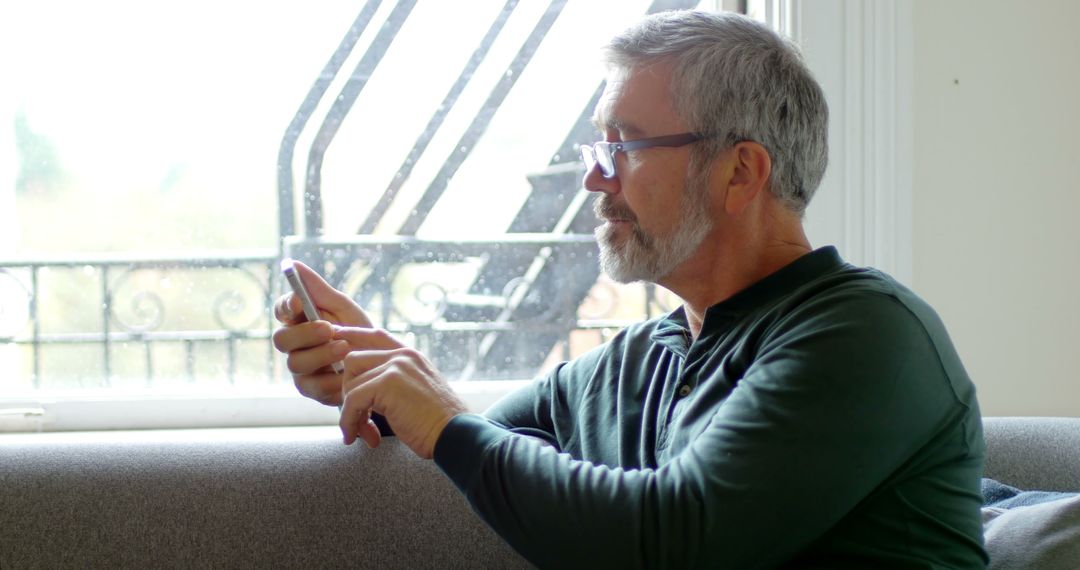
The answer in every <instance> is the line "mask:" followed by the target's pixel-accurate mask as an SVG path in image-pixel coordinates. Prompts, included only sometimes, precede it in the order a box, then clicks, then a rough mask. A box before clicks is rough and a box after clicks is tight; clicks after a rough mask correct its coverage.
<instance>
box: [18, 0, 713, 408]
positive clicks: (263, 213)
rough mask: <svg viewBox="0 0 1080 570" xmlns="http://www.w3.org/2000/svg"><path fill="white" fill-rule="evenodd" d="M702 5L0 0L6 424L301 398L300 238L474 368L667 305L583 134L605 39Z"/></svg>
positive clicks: (350, 283) (570, 346)
mask: <svg viewBox="0 0 1080 570" xmlns="http://www.w3.org/2000/svg"><path fill="white" fill-rule="evenodd" d="M694 4H695V2H693V1H687V2H678V1H657V2H649V1H646V0H638V1H623V0H619V1H607V2H580V1H572V2H565V1H562V0H554V1H551V2H547V1H539V0H529V1H520V2H518V1H514V0H509V1H507V0H488V1H485V2H475V3H470V5H469V10H468V12H463V11H462V9H461V5H460V4H457V3H448V2H432V1H427V2H414V1H410V0H400V1H396V2H390V1H387V2H378V1H374V0H372V1H367V2H330V3H319V4H318V5H299V4H297V5H293V4H289V3H285V4H282V5H266V6H261V7H260V9H259V10H257V11H253V10H251V9H250V7H247V6H242V5H222V4H220V3H210V2H194V3H188V4H185V5H184V6H182V7H169V8H163V7H161V6H157V5H147V4H145V3H138V2H133V1H125V0H111V1H107V2H101V3H95V4H93V5H87V4H85V3H78V2H71V1H63V0H46V1H42V2H34V3H24V4H22V5H12V6H5V7H4V8H2V9H0V19H2V20H3V21H4V22H5V24H4V26H5V28H6V29H5V30H4V33H3V38H4V39H3V40H2V41H3V42H5V45H4V46H3V47H4V49H3V53H4V54H7V57H6V59H7V61H6V63H7V65H6V67H5V68H6V69H9V70H11V72H10V73H11V75H10V76H9V81H7V82H6V83H7V84H8V85H10V86H11V88H7V89H5V90H4V91H5V93H4V95H2V99H0V121H2V122H3V123H6V124H8V125H11V127H10V128H9V129H6V130H7V132H8V136H7V137H4V138H5V139H6V140H5V141H4V143H3V144H0V164H3V165H4V166H3V167H0V168H2V170H0V212H2V213H0V232H3V234H0V371H3V375H2V376H0V393H2V394H3V396H2V398H3V405H2V406H0V408H2V409H3V410H6V412H5V411H0V422H3V421H7V422H8V423H7V424H4V423H0V429H4V428H5V426H6V427H7V429H27V427H28V426H29V428H30V429H71V428H77V427H102V426H104V427H132V426H134V425H138V424H140V423H149V424H152V425H168V426H177V425H204V424H206V423H207V422H209V423H210V424H215V423H219V422H222V421H224V422H225V423H229V422H231V421H234V420H235V418H236V417H242V418H244V419H242V420H235V421H238V422H242V423H261V422H263V421H275V420H273V419H258V412H257V411H252V410H251V409H250V408H260V406H261V407H262V408H265V407H266V406H270V405H271V403H272V405H273V406H276V405H279V403H280V402H279V400H281V399H286V400H287V401H288V402H290V403H289V404H287V405H288V406H291V405H293V404H292V402H301V403H299V404H296V405H298V406H300V405H304V404H305V403H302V400H301V399H300V398H298V397H296V396H295V393H294V391H293V389H292V386H291V381H290V380H288V379H287V378H286V376H287V375H286V374H285V372H284V370H283V359H282V358H281V357H280V355H277V354H276V353H274V351H273V350H272V348H271V347H270V343H269V340H268V338H269V336H270V333H271V332H272V330H273V328H274V326H275V324H274V322H273V321H272V318H271V316H270V314H269V311H268V306H269V303H270V301H271V300H272V299H274V298H276V297H277V295H279V294H280V291H281V280H280V279H279V276H278V274H277V262H278V260H279V259H280V257H281V256H282V255H290V256H295V257H297V258H300V259H304V260H307V261H309V262H311V263H312V264H314V265H317V266H318V267H319V268H320V269H321V270H322V271H323V272H324V273H325V274H326V275H327V276H328V278H329V279H331V280H332V281H333V282H334V283H335V284H336V285H338V286H339V287H341V288H343V289H345V290H347V291H348V292H350V293H351V294H353V295H354V296H355V297H356V298H357V299H358V300H359V301H361V302H362V303H363V304H364V306H365V307H366V308H367V309H368V310H369V312H370V313H371V314H372V316H373V317H374V319H375V320H376V321H377V323H378V324H380V325H381V326H385V327H387V328H389V329H391V330H393V331H395V332H397V333H398V334H399V335H401V336H402V337H403V338H405V339H406V340H407V341H408V342H411V343H414V344H416V345H418V346H419V347H420V348H422V349H424V350H425V351H426V352H428V354H429V355H431V356H432V358H433V359H434V360H435V361H436V363H437V364H438V365H439V366H440V368H441V369H442V370H443V371H444V372H445V373H446V374H447V375H448V376H449V377H451V378H453V379H457V380H459V381H461V382H463V383H464V382H470V383H471V384H472V385H475V386H481V385H483V386H489V383H484V382H480V381H481V380H520V379H528V378H531V377H532V376H534V375H535V374H537V373H538V372H539V371H541V370H542V369H544V368H546V367H548V366H550V365H551V364H552V363H554V362H556V361H558V360H561V359H564V358H567V357H571V356H574V355H576V354H579V353H581V352H582V351H584V350H587V349H589V348H591V347H592V346H595V345H597V344H598V343H600V342H602V341H603V340H604V339H605V338H606V337H607V336H608V335H610V334H611V333H613V332H614V331H616V330H618V328H619V327H620V326H622V325H623V324H625V323H627V322H631V321H634V320H638V319H640V318H641V317H643V316H646V315H654V314H657V313H659V312H661V311H666V310H668V309H670V308H672V307H674V306H675V304H676V301H675V300H674V299H672V298H670V297H668V296H667V295H665V294H664V292H662V291H660V290H657V289H656V288H653V287H645V286H642V285H635V286H622V285H616V284H613V283H610V282H608V281H606V280H605V279H603V278H602V277H598V271H597V269H596V263H595V259H594V254H593V252H594V250H595V245H594V244H593V243H591V231H592V227H593V225H594V224H593V223H592V221H591V219H590V218H591V216H592V214H591V208H590V207H589V205H588V204H589V200H590V197H588V196H587V195H586V193H584V192H582V191H580V189H579V186H580V175H581V167H580V164H579V163H578V162H577V154H576V153H575V152H573V146H574V145H575V144H577V143H580V142H587V141H591V140H593V138H594V137H595V133H594V132H593V130H592V127H591V126H590V125H589V123H588V117H589V116H590V113H591V110H592V106H593V102H594V100H595V97H596V96H597V95H598V93H599V89H600V88H601V82H600V81H601V79H602V77H603V69H602V66H601V63H600V61H599V58H598V57H597V56H598V52H599V49H598V48H599V46H600V45H601V43H602V42H603V41H605V40H606V39H607V38H609V37H610V36H611V35H613V34H614V33H616V32H617V31H618V30H620V29H621V28H623V27H625V26H626V25H628V24H629V23H630V22H632V21H633V20H635V19H636V18H637V17H639V16H640V15H641V14H643V13H645V12H646V11H648V10H650V9H657V8H664V7H680V6H682V7H692V6H693V5H694ZM706 4H708V7H714V6H712V4H714V3H711V2H710V3H706ZM15 54H17V56H16V55H15ZM468 390H469V388H466V391H468ZM472 390H473V391H475V392H479V393H483V392H490V391H492V390H494V391H495V392H500V391H502V390H504V389H492V388H490V387H484V388H480V387H477V388H473V389H472ZM490 399H491V398H490V397H489V398H486V399H485V398H483V397H481V398H480V399H479V400H478V402H483V403H486V402H487V401H489V400H490ZM237 407H242V408H249V409H247V410H244V411H241V410H238V409H237ZM212 409H217V412H213V411H212ZM85 410H92V411H91V412H86V413H89V414H90V415H94V414H98V415H104V416H106V418H105V419H101V418H98V419H92V420H86V419H85V418H82V416H83V415H84V412H83V411H85ZM93 410H97V411H93ZM136 410H141V411H136ZM230 410H231V411H230ZM275 410H277V408H275ZM309 411H310V410H309ZM309 411H305V412H298V414H299V416H297V414H292V415H289V414H287V413H283V412H281V411H280V410H278V411H273V412H270V413H269V414H268V415H274V416H277V417H278V418H279V420H276V421H304V420H302V419H301V420H296V419H295V418H296V417H317V418H319V420H318V421H323V420H324V419H325V418H326V417H328V416H326V415H325V414H322V413H321V412H322V411H323V410H321V409H319V412H318V413H315V412H310V413H315V415H314V416H309V415H305V414H309ZM331 411H332V410H331ZM215 413H216V414H224V415H225V416H228V417H231V418H234V419H225V420H222V419H220V418H218V419H205V418H203V419H200V418H199V417H189V416H190V415H191V414H194V415H195V416H198V415H199V414H203V415H205V414H211V415H213V414H215ZM65 414H66V415H67V417H59V416H58V415H65ZM70 414H75V416H79V417H80V418H82V419H76V418H74V417H73V416H71V415H70ZM140 415H142V416H152V417H143V418H142V419H133V418H136V417H137V416H140ZM282 417H284V418H289V417H291V418H293V419H292V420H289V419H280V418H282ZM154 418H157V419H154ZM129 419H130V421H128V420H129ZM24 420H25V421H24ZM87 422H88V423H87Z"/></svg>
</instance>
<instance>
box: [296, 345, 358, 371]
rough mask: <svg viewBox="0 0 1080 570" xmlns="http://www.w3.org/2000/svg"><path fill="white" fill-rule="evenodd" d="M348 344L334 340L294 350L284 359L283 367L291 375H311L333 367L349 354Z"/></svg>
mask: <svg viewBox="0 0 1080 570" xmlns="http://www.w3.org/2000/svg"><path fill="white" fill-rule="evenodd" d="M349 350H350V347H349V343H347V342H345V341H343V340H335V341H333V342H329V343H326V344H320V345H318V346H315V347H312V348H307V349H303V350H294V351H292V352H290V353H289V355H288V357H286V358H285V365H286V366H288V368H289V372H292V373H293V374H312V373H314V372H317V371H319V370H322V369H323V368H327V367H329V366H333V363H334V362H338V361H340V360H342V359H343V358H345V355H347V354H348V353H349Z"/></svg>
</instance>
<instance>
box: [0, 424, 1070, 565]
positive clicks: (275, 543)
mask: <svg viewBox="0 0 1080 570" xmlns="http://www.w3.org/2000/svg"><path fill="white" fill-rule="evenodd" d="M984 426H985V435H986V442H987V447H988V457H987V462H986V476H987V477H989V478H993V479H995V480H998V481H1001V482H1002V483H1005V484H1008V485H1012V486H1015V487H1018V488H1021V489H1025V490H1032V489H1038V490H1044V491H1063V492H1069V491H1072V492H1075V491H1080V418H1033V417H1026V418H1004V417H1002V418H987V419H985V420H984ZM1025 508H1027V507H1025ZM1010 514H1012V513H1010ZM1073 515H1076V516H1080V509H1073V510H1072V511H1070V514H1069V515H1068V516H1073ZM1013 518H1016V517H1013ZM1021 518H1022V517H1021ZM1059 518H1060V517H1059ZM1002 520H1005V519H1002V518H1000V517H999V518H998V519H997V521H998V523H995V522H994V521H991V522H990V524H999V523H1000V521H1002ZM1065 520H1066V524H1068V521H1069V520H1071V519H1069V518H1068V517H1066V519H1065ZM1075 522H1076V523H1077V524H1080V519H1078V520H1076V521H1075ZM1010 524H1017V525H1018V526H1024V527H1027V528H1026V529H1025V530H1032V529H1034V530H1033V532H1035V534H1036V537H1035V538H1036V539H1038V538H1039V536H1042V535H1041V534H1040V533H1042V530H1040V529H1041V528H1042V527H1039V526H1038V525H1039V524H1042V522H1035V523H1032V522H1030V521H1028V522H1025V521H1024V520H1021V522H1020V523H1013V522H1010ZM1055 524H1061V521H1060V520H1059V521H1056V523H1055ZM999 527H1000V524H999ZM987 528H988V529H989V528H990V527H987ZM998 534H999V535H1001V536H1002V537H1003V539H1002V540H1003V542H1008V541H1010V540H1011V541H1013V542H1015V540H1016V537H1018V536H1019V537H1024V536H1025V535H1024V534H1023V533H1019V532H1016V531H1015V530H1014V529H1011V528H1007V529H1004V530H1002V529H1001V528H999V529H998ZM1044 534H1045V533H1044ZM1024 540H1026V541H1029V542H1030V540H1032V539H1031V537H1030V536H1029V537H1027V538H1025V539H1024ZM1053 542H1054V544H1051V545H1043V546H1045V547H1046V551H1047V552H1049V554H1050V556H1051V557H1057V558H1049V559H1046V558H1043V559H1039V560H1040V562H1039V564H1040V565H1043V567H1053V564H1055V563H1056V562H1053V560H1059V561H1060V560H1068V559H1067V558H1062V556H1069V555H1071V553H1072V552H1073V551H1074V550H1075V549H1074V550H1069V548H1071V546H1070V542H1069V541H1068V540H1066V541H1065V542H1064V543H1063V542H1062V541H1061V540H1060V539H1057V538H1055V539H1054V540H1053ZM1025 544H1026V543H1025ZM1062 544H1064V545H1065V550H1062V547H1061V545H1062ZM1072 544H1073V545H1075V543H1072ZM994 546H995V545H994V544H993V543H992V542H991V541H990V540H988V550H990V551H991V555H992V556H996V558H995V560H997V559H1002V560H1004V559H1003V558H1002V555H1001V554H997V555H995V553H994V550H993V547H994ZM1021 546H1023V545H1021ZM1008 548H1009V549H1010V551H1009V552H1008V553H1007V554H1011V553H1012V550H1014V549H1015V548H1017V546H1016V545H1015V544H1009V545H1008ZM1055 548H1056V550H1055ZM1028 550H1031V549H1030V548H1028ZM1021 554H1024V553H1021ZM1028 554H1030V553H1028ZM1046 560H1051V562H1050V563H1047V562H1046ZM1007 561H1008V563H1009V564H1021V566H1013V567H1022V565H1024V564H1026V563H1032V564H1034V562H1031V560H1028V561H1027V562H1025V561H1024V560H1020V561H1019V562H1018V561H1017V560H1016V559H1008V560H1007ZM1071 562H1073V563H1076V565H1075V566H1071V567H1075V568H1080V561H1077V560H1076V559H1072V560H1071ZM1045 564H1050V566H1045ZM66 567H80V568H91V567H110V568H113V567H121V568H134V567H138V568H170V567H183V568H190V567H198V568H247V567H258V568H270V567H275V568H276V567H283V568H294V567H295V568H338V567H351V568H527V567H529V565H528V564H527V563H526V562H525V561H524V560H523V559H521V558H520V557H519V556H518V555H517V554H516V553H515V552H514V551H513V550H512V549H510V548H509V547H508V546H507V545H505V544H504V543H503V542H502V541H501V540H500V539H499V538H498V537H497V536H496V535H495V534H494V533H493V532H492V531H491V530H490V529H489V528H487V527H486V526H485V525H484V524H483V523H482V522H481V521H480V520H479V519H478V518H477V516H476V515H475V514H474V513H473V512H472V511H471V510H470V508H469V506H468V504H467V503H466V502H465V500H464V499H463V498H462V496H461V495H460V494H459V493H458V492H457V490H456V489H455V488H454V487H453V486H452V484H451V483H450V482H449V480H448V479H446V478H445V477H444V476H443V475H442V474H441V473H440V472H439V470H438V469H437V467H436V466H435V465H434V464H433V463H432V462H430V461H423V460H420V459H419V458H417V457H416V456H414V455H413V454H412V453H411V452H410V451H409V450H408V449H407V448H405V447H404V446H402V445H401V444H400V443H398V442H397V441H396V440H394V439H393V438H388V439H386V440H384V442H383V445H382V446H380V447H379V448H377V449H374V450H371V449H367V448H366V447H364V446H363V445H362V444H357V445H354V446H351V447H345V446H343V445H342V443H341V437H340V432H339V431H338V430H337V428H336V426H317V427H294V428H252V429H220V430H177V431H145V432H97V433H47V434H6V435H0V568H3V569H9V568H10V569H20V568H66ZM1061 567H1070V566H1061Z"/></svg>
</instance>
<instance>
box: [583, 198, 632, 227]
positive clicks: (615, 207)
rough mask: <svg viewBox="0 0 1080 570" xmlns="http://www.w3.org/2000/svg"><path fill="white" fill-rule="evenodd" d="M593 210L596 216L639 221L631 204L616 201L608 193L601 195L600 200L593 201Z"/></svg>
mask: <svg viewBox="0 0 1080 570" xmlns="http://www.w3.org/2000/svg"><path fill="white" fill-rule="evenodd" d="M593 212H595V213H596V217H598V218H601V219H609V220H626V221H628V222H635V223H636V222H637V216H636V215H634V212H632V211H631V210H630V207H629V206H627V205H626V204H618V203H616V202H615V201H614V200H613V199H611V197H610V195H608V194H604V195H602V196H600V198H599V199H598V200H596V201H595V202H593Z"/></svg>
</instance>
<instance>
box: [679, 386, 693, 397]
mask: <svg viewBox="0 0 1080 570" xmlns="http://www.w3.org/2000/svg"><path fill="white" fill-rule="evenodd" d="M690 389H691V388H690V385H689V384H683V385H682V387H680V388H679V396H680V397H683V398H685V397H687V396H689V395H690Z"/></svg>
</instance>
